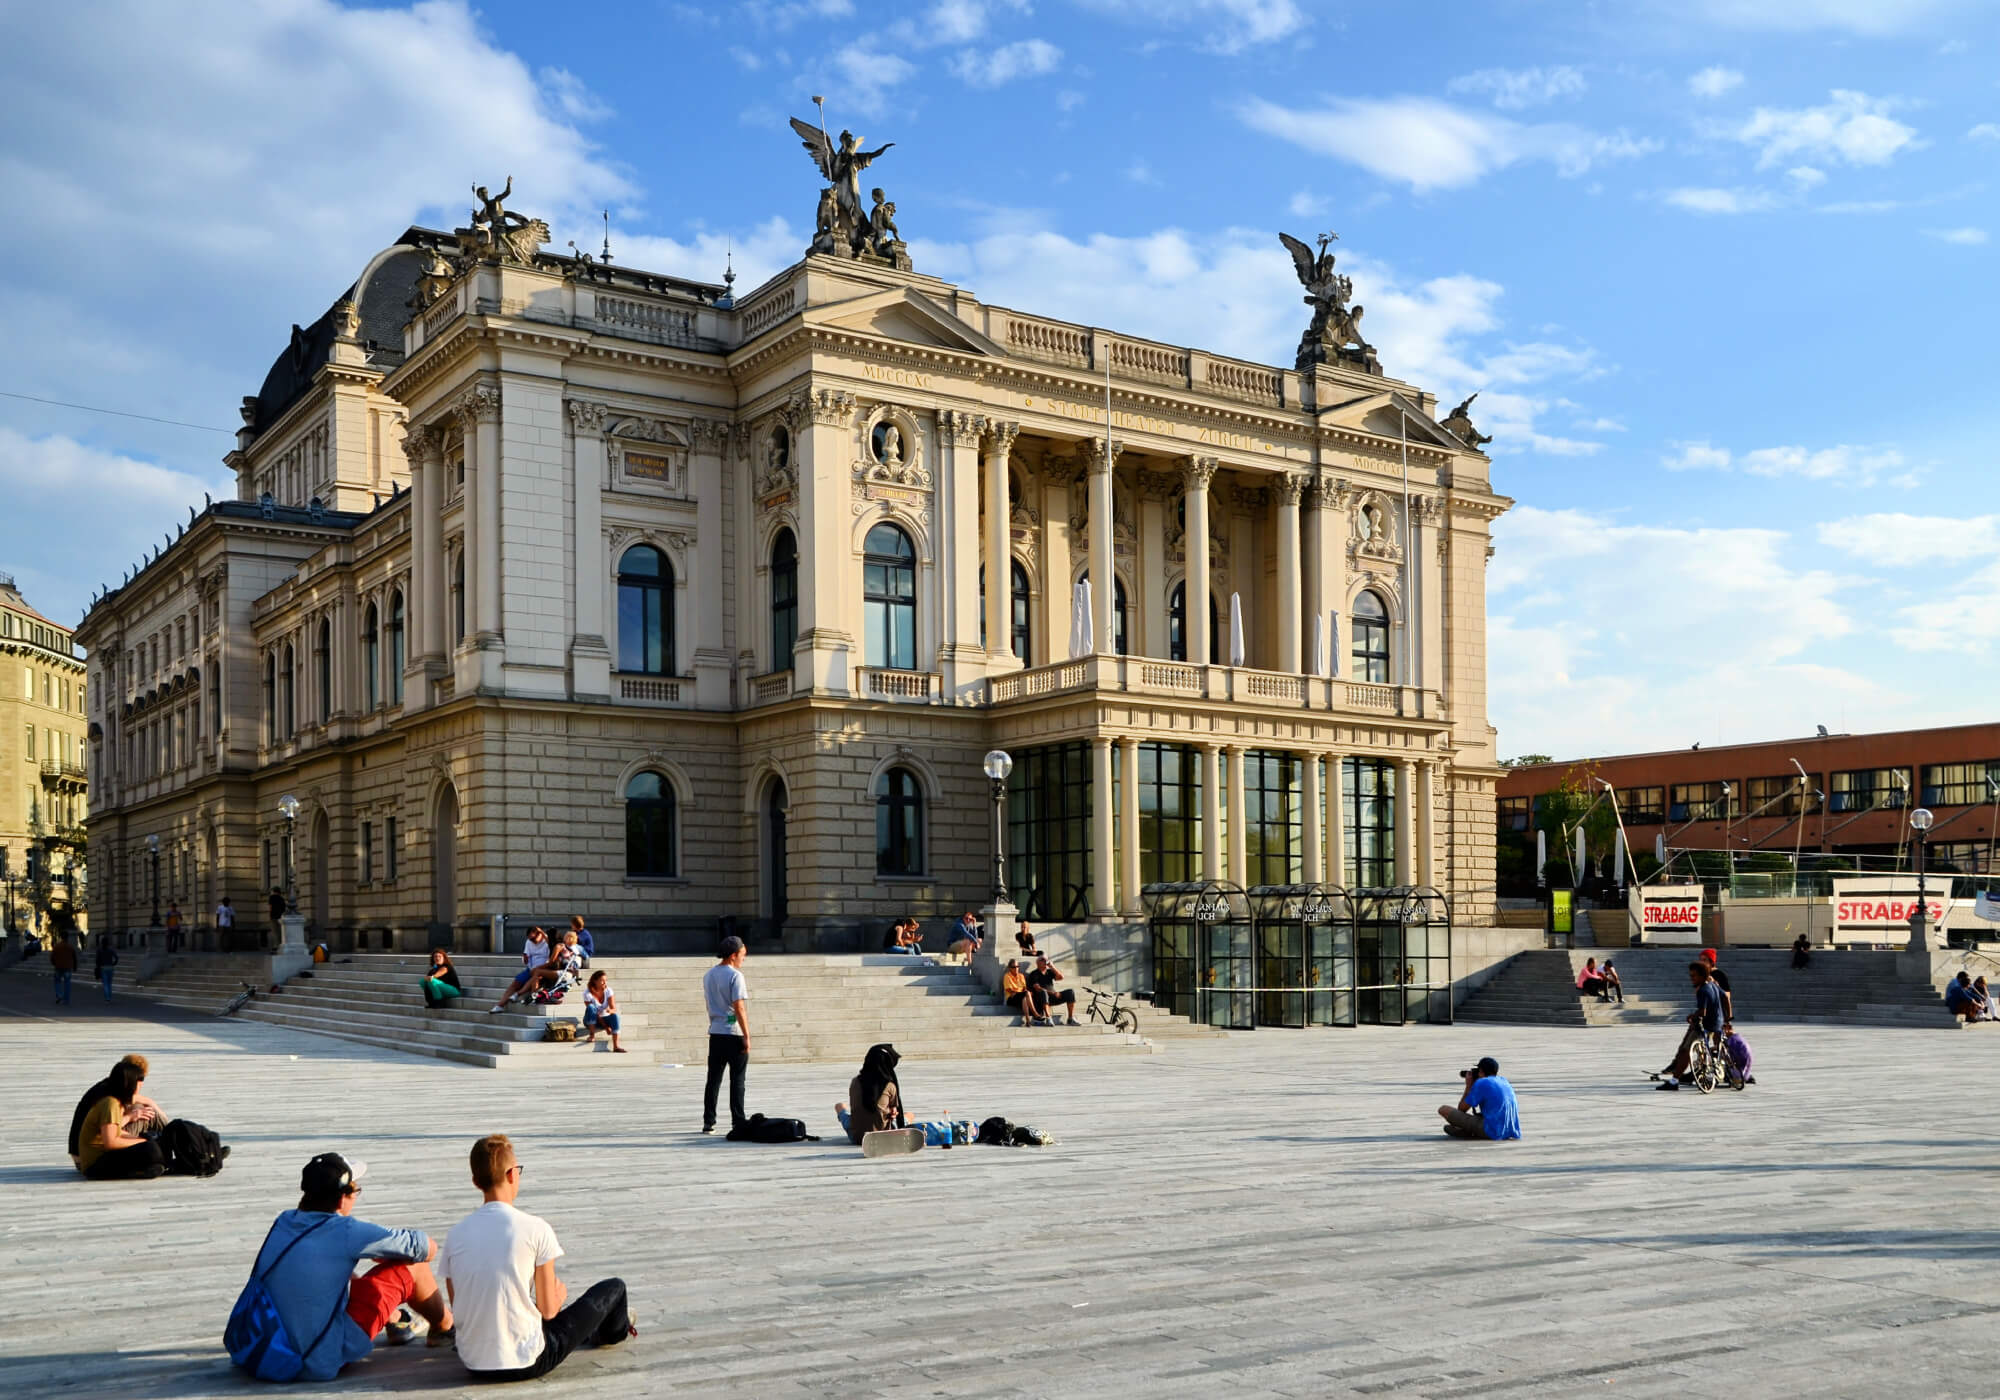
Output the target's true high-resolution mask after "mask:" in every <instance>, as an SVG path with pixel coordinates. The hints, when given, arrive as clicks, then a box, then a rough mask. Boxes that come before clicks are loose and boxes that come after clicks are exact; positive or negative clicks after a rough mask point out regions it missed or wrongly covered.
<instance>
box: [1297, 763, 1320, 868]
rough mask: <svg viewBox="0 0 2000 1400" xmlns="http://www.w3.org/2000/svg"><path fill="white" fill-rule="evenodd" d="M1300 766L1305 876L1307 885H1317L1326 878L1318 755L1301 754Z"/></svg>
mask: <svg viewBox="0 0 2000 1400" xmlns="http://www.w3.org/2000/svg"><path fill="white" fill-rule="evenodd" d="M1301 766H1302V767H1304V769H1305V805H1306V820H1305V843H1306V858H1305V878H1306V883H1307V884H1308V885H1317V884H1318V883H1320V881H1322V880H1323V879H1325V878H1326V875H1325V870H1324V867H1323V865H1322V864H1321V857H1322V856H1323V855H1324V854H1325V846H1324V843H1323V841H1322V838H1321V835H1320V782H1319V755H1318V754H1316V753H1309V754H1304V755H1301Z"/></svg>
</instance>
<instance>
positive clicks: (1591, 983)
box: [1576, 958, 1611, 1001]
mask: <svg viewBox="0 0 2000 1400" xmlns="http://www.w3.org/2000/svg"><path fill="white" fill-rule="evenodd" d="M1604 986H1605V983H1604V974H1603V973H1601V972H1599V971H1598V970H1597V959H1596V958H1585V959H1584V960H1583V969H1582V970H1581V971H1580V972H1578V973H1577V974H1576V989H1577V990H1578V991H1579V992H1582V993H1584V994H1585V995H1586V996H1594V997H1596V998H1597V999H1598V1000H1599V1001H1609V1000H1611V998H1610V996H1609V995H1608V994H1607V993H1606V992H1605V990H1604Z"/></svg>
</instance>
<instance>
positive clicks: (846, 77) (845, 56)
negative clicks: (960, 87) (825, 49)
mask: <svg viewBox="0 0 2000 1400" xmlns="http://www.w3.org/2000/svg"><path fill="white" fill-rule="evenodd" d="M881 44H882V40H881V39H880V37H879V36H876V35H867V36H864V37H863V38H860V39H857V40H855V41H854V42H853V43H851V44H844V45H842V46H841V47H840V48H839V49H837V50H836V51H835V52H834V54H833V56H832V57H831V58H830V59H828V60H826V63H827V65H828V67H827V69H825V70H823V71H824V72H825V73H826V80H827V81H828V85H829V86H830V87H832V88H835V89H837V91H838V92H839V94H840V96H842V97H844V98H845V99H846V100H847V101H848V102H851V103H852V104H853V105H854V107H855V109H856V110H857V111H859V112H860V113H861V114H862V115H863V116H869V117H879V116H880V115H882V113H883V112H884V111H885V110H886V109H887V107H888V99H889V93H890V91H891V90H892V89H894V88H897V87H900V86H901V85H902V84H904V83H906V82H908V81H909V80H910V79H911V78H914V77H915V76H916V75H917V71H918V70H917V65H916V64H914V63H912V62H910V60H909V59H907V58H904V57H902V56H901V55H899V54H895V53H891V52H889V51H888V50H887V49H885V48H883V47H881Z"/></svg>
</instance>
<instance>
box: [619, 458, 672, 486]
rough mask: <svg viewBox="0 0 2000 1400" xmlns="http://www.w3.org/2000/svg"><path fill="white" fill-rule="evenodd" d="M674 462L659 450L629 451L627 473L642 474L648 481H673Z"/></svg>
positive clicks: (628, 474) (631, 474)
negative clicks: (663, 455) (658, 451)
mask: <svg viewBox="0 0 2000 1400" xmlns="http://www.w3.org/2000/svg"><path fill="white" fill-rule="evenodd" d="M673 466H674V464H673V463H672V462H671V461H669V460H668V459H667V458H665V457H662V456H661V455H660V454H659V453H657V452H627V453H626V454H625V475H627V476H642V477H645V478H646V479H647V480H648V481H671V480H672V479H673Z"/></svg>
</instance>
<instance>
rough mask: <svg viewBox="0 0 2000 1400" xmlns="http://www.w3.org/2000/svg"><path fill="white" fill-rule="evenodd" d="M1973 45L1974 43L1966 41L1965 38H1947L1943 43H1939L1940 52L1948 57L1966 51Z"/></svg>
mask: <svg viewBox="0 0 2000 1400" xmlns="http://www.w3.org/2000/svg"><path fill="white" fill-rule="evenodd" d="M1971 47H1972V45H1970V44H1968V43H1966V42H1965V40H1963V39H1947V40H1945V41H1944V42H1943V43H1942V44H1939V45H1938V53H1939V54H1941V55H1942V56H1944V57H1946V58H1949V57H1951V56H1952V55H1954V54H1961V53H1965V52H1967V51H1968V50H1969V49H1971Z"/></svg>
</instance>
